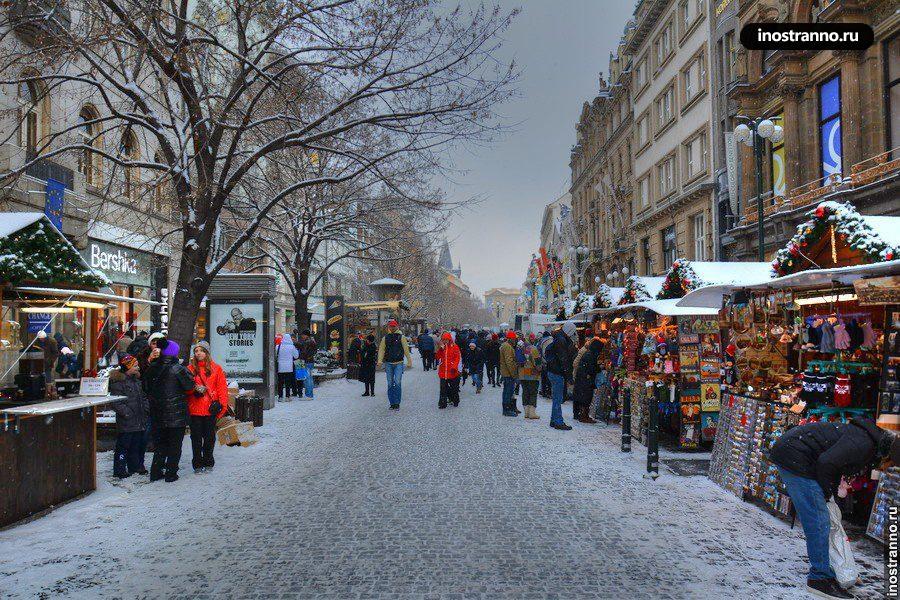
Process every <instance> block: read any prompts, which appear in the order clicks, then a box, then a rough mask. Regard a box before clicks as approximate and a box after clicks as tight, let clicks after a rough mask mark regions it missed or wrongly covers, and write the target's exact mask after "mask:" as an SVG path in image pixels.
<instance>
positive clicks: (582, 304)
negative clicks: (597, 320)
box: [572, 292, 589, 315]
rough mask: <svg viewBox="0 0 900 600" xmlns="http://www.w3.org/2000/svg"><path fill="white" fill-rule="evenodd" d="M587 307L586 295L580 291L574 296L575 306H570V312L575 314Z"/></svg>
mask: <svg viewBox="0 0 900 600" xmlns="http://www.w3.org/2000/svg"><path fill="white" fill-rule="evenodd" d="M588 308H589V302H588V295H587V294H585V293H584V292H580V293H579V294H578V295H577V296H575V306H574V307H573V308H572V314H573V315H577V314H579V313H581V312H583V311H585V310H587V309H588Z"/></svg>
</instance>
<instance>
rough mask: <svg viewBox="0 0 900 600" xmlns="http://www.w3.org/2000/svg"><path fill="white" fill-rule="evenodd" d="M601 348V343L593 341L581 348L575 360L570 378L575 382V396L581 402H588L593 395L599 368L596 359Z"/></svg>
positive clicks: (596, 340)
mask: <svg viewBox="0 0 900 600" xmlns="http://www.w3.org/2000/svg"><path fill="white" fill-rule="evenodd" d="M602 348H603V342H601V341H600V340H598V339H593V340H591V341H590V343H588V344H585V345H584V346H583V347H582V348H581V350H580V351H579V352H578V356H577V357H576V359H575V363H574V367H573V370H572V378H573V380H574V382H575V396H576V397H578V398H579V399H580V400H581V401H582V402H585V401H589V400H590V397H591V395H592V394H593V391H594V385H595V383H596V381H597V369H598V368H599V365H598V363H597V359H598V358H599V357H600V350H601V349H602Z"/></svg>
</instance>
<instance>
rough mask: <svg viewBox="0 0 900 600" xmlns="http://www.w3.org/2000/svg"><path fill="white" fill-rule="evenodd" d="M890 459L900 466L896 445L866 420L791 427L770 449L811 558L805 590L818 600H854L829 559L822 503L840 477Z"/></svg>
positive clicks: (827, 522) (825, 509)
mask: <svg viewBox="0 0 900 600" xmlns="http://www.w3.org/2000/svg"><path fill="white" fill-rule="evenodd" d="M888 455H890V457H891V459H892V460H893V461H894V462H895V463H897V464H900V443H898V442H897V441H896V439H895V437H894V435H893V434H891V433H890V432H888V431H884V430H882V429H879V428H878V427H877V426H876V425H875V423H874V421H872V420H870V419H853V420H851V421H850V422H849V423H846V424H843V423H841V424H834V423H827V422H819V423H808V424H806V425H801V426H799V427H794V428H793V429H790V430H789V431H787V432H786V433H785V434H784V435H782V436H781V437H780V438H779V439H778V441H776V442H775V444H774V445H773V446H772V450H771V452H770V454H769V458H770V460H771V461H772V462H773V463H774V464H775V465H776V466H777V467H778V471H779V474H780V475H781V479H782V481H784V485H785V487H786V488H787V492H788V495H789V496H790V497H791V502H792V503H793V505H794V508H795V509H796V511H797V516H798V517H800V523H801V524H802V525H803V533H805V534H806V552H807V554H808V555H809V563H810V568H809V575H808V576H807V580H806V585H807V589H808V590H809V591H810V592H811V593H813V594H815V595H817V596H820V597H822V598H853V596H852V595H851V594H848V593H847V592H846V591H844V589H843V588H841V586H840V585H838V583H837V581H836V580H835V577H834V570H832V568H831V563H830V561H829V558H828V535H829V532H830V529H831V519H830V517H829V513H828V506H827V505H826V502H827V501H828V499H829V498H831V497H832V496H833V495H834V494H835V493H836V492H837V488H838V484H839V483H840V481H841V476H843V475H854V474H856V473H859V472H861V471H865V470H868V469H869V468H870V467H871V466H873V462H874V461H875V460H876V459H877V458H884V457H886V456H888Z"/></svg>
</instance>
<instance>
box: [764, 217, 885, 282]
mask: <svg viewBox="0 0 900 600" xmlns="http://www.w3.org/2000/svg"><path fill="white" fill-rule="evenodd" d="M807 217H808V219H807V221H806V222H805V223H803V224H801V225H800V226H799V227H797V233H796V234H795V235H794V237H792V238H791V239H790V241H789V242H788V243H787V246H785V247H784V248H782V249H781V250H779V251H778V252H777V253H776V254H775V259H774V260H773V261H772V269H773V270H774V271H775V274H776V276H778V277H780V276H783V275H790V274H791V273H794V272H796V271H798V270H800V267H801V266H803V265H804V264H805V263H806V262H807V261H806V260H805V259H804V260H801V259H802V256H801V255H802V254H805V253H806V252H807V248H808V247H809V246H811V245H813V244H815V243H816V242H818V241H819V240H820V239H822V237H823V236H825V235H830V234H831V228H832V227H833V228H834V234H835V237H836V239H840V240H841V241H842V242H844V243H846V244H847V245H848V246H849V247H850V248H852V249H854V250H856V251H858V252H860V253H861V254H862V255H863V256H864V257H865V259H866V261H867V262H868V263H877V262H883V261H886V260H893V259H894V258H895V257H896V256H897V255H898V251H900V248H895V247H892V246H891V245H890V244H888V243H887V242H885V241H884V240H883V239H882V238H881V236H879V235H878V233H877V232H876V231H874V230H873V229H872V228H871V227H870V226H869V224H868V223H866V222H865V220H864V219H863V217H862V215H860V214H859V213H858V212H857V211H856V209H855V208H854V207H853V205H852V204H850V203H849V202H847V203H840V202H833V201H827V202H822V203H821V204H819V205H818V206H816V208H814V209H812V210H810V211H809V212H808V213H807Z"/></svg>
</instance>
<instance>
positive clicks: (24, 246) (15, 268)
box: [0, 221, 109, 288]
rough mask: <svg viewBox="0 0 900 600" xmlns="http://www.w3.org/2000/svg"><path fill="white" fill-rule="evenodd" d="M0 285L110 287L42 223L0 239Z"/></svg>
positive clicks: (70, 247) (39, 222) (53, 231)
mask: <svg viewBox="0 0 900 600" xmlns="http://www.w3.org/2000/svg"><path fill="white" fill-rule="evenodd" d="M0 281H2V282H9V283H19V282H21V281H29V282H32V281H33V282H36V283H43V284H72V285H80V286H85V287H92V288H99V287H100V286H102V285H106V284H108V283H109V280H108V279H107V278H106V277H105V276H104V275H102V274H99V273H97V272H95V271H93V270H91V269H89V268H88V267H86V266H85V265H84V263H83V262H81V260H80V259H79V257H78V251H77V250H75V248H73V247H72V246H71V245H69V244H68V243H67V242H66V241H65V240H64V239H62V238H61V237H60V235H59V233H58V232H56V231H55V230H52V227H51V226H49V225H47V224H46V223H42V222H41V221H38V222H37V223H33V224H31V225H29V226H28V227H25V228H23V229H21V230H19V231H16V232H15V233H12V234H10V235H8V236H7V237H5V238H0Z"/></svg>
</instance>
